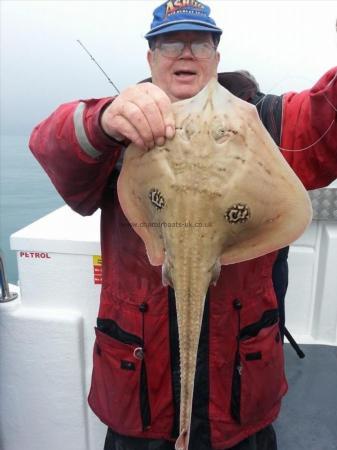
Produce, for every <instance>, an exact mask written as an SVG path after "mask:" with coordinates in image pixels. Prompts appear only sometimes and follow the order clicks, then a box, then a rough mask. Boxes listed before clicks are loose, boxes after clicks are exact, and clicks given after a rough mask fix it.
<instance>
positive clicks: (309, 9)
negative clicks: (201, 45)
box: [0, 0, 337, 135]
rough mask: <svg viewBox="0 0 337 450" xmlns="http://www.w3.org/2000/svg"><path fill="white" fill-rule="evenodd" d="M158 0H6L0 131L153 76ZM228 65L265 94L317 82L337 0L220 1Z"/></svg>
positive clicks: (330, 44) (330, 45)
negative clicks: (150, 45)
mask: <svg viewBox="0 0 337 450" xmlns="http://www.w3.org/2000/svg"><path fill="white" fill-rule="evenodd" d="M159 4H160V1H153V0H144V1H143V0H123V1H119V0H106V1H91V0H87V1H82V0H58V1H56V0H35V1H30V0H22V1H15V0H2V1H1V3H0V5H1V14H0V17H1V39H0V45H1V61H0V62H1V65H0V71H1V73H0V83H1V86H0V88H1V91H0V94H1V116H0V120H1V124H0V125H1V134H11V135H28V134H29V133H30V131H31V130H32V128H33V127H34V126H35V125H36V124H37V123H38V122H40V121H41V120H43V119H44V118H45V117H47V116H48V115H49V114H50V113H51V112H52V111H53V110H55V109H56V107H57V106H58V105H59V104H61V103H65V102H68V101H71V100H75V99H79V98H82V99H83V98H100V97H106V96H111V95H114V94H115V92H114V89H113V87H112V86H111V85H110V84H109V83H108V81H107V80H106V79H105V78H104V76H103V75H102V73H101V72H100V71H99V70H98V68H97V67H96V66H95V64H94V63H93V62H92V61H91V59H90V58H89V56H88V55H87V54H86V53H85V52H84V50H83V49H82V48H81V47H80V46H79V44H78V43H77V42H76V40H77V39H80V40H81V41H82V42H83V44H84V45H85V46H86V47H87V48H88V49H89V51H90V52H91V53H92V54H93V55H94V57H95V58H96V59H97V61H98V62H99V64H100V65H101V66H102V67H103V68H104V70H105V72H107V73H108V75H109V76H110V78H111V79H112V80H113V82H114V83H115V84H116V85H117V86H118V88H119V89H120V90H122V89H124V88H126V87H127V86H129V85H131V84H135V83H137V82H138V81H140V80H142V79H144V78H146V77H147V76H149V70H148V67H147V63H146V51H147V44H146V40H145V39H144V35H145V34H146V32H147V31H148V29H149V26H150V22H151V20H152V11H153V9H154V8H155V7H156V6H158V5H159ZM207 4H208V5H209V6H210V7H211V10H212V17H213V18H214V19H215V20H216V22H217V25H218V26H220V27H221V28H223V30H224V33H223V37H222V40H221V43H220V46H219V50H220V52H221V61H220V65H219V71H231V70H238V69H245V70H248V71H250V72H251V73H252V74H253V75H254V76H255V78H256V79H257V80H258V81H259V83H260V86H261V89H262V90H263V91H264V92H265V93H276V94H281V93H283V92H287V91H290V90H292V91H296V90H297V91H299V90H302V89H306V88H309V87H310V86H312V85H313V84H314V83H315V81H316V80H317V79H318V78H319V77H320V76H321V75H323V73H324V72H325V71H326V70H327V69H329V68H331V67H333V66H335V65H337V33H336V19H337V1H326V0H320V1H314V0H313V1H310V0H309V1H305V0H299V1H296V0H292V1H290V0H282V1H276V0H275V1H274V0H269V1H268V0H260V1H254V0H250V1H248V0H246V1H240V0H235V1H227V0H213V1H208V2H207Z"/></svg>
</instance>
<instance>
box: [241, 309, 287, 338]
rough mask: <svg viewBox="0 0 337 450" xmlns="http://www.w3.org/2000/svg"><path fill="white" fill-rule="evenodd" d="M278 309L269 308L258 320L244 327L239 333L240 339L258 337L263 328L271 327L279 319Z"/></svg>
mask: <svg viewBox="0 0 337 450" xmlns="http://www.w3.org/2000/svg"><path fill="white" fill-rule="evenodd" d="M278 316H279V315H278V309H268V310H267V311H265V312H264V313H263V314H262V317H261V319H260V320H259V321H258V322H254V323H252V324H250V325H247V326H246V327H244V328H242V330H240V333H239V340H240V341H243V340H245V339H249V338H252V337H256V336H257V335H258V334H259V332H260V331H261V330H262V329H263V328H267V327H271V326H272V325H274V324H275V323H276V322H277V321H278Z"/></svg>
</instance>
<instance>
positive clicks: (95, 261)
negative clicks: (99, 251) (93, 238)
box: [92, 255, 102, 266]
mask: <svg viewBox="0 0 337 450" xmlns="http://www.w3.org/2000/svg"><path fill="white" fill-rule="evenodd" d="M92 262H93V265H94V266H101V265H102V256H101V255H94V256H93V257H92Z"/></svg>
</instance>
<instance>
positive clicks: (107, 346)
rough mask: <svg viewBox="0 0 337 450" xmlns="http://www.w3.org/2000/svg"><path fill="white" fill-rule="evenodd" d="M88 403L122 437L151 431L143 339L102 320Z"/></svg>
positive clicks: (98, 321)
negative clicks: (147, 430) (132, 433)
mask: <svg viewBox="0 0 337 450" xmlns="http://www.w3.org/2000/svg"><path fill="white" fill-rule="evenodd" d="M95 333H96V340H95V345H94V355H93V372H92V380H91V388H90V393H89V396H88V402H89V405H90V407H91V408H92V410H93V411H94V412H95V414H96V415H97V416H98V417H99V418H100V419H101V420H102V422H104V423H105V424H106V425H108V426H109V427H110V428H112V429H113V430H115V431H117V432H119V433H128V432H140V431H144V430H145V429H148V428H149V427H150V423H151V413H150V405H149V396H148V384H147V373H146V363H145V357H144V351H143V347H142V346H143V342H142V339H141V338H140V337H138V336H136V335H133V334H131V333H128V332H126V331H124V330H122V329H121V328H120V327H119V326H118V325H117V323H116V322H114V321H113V320H108V319H98V320H97V327H96V328H95Z"/></svg>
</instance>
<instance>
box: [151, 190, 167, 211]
mask: <svg viewBox="0 0 337 450" xmlns="http://www.w3.org/2000/svg"><path fill="white" fill-rule="evenodd" d="M149 199H150V200H151V203H152V204H153V205H154V206H155V207H156V208H157V209H163V208H164V206H165V199H164V197H163V196H162V194H161V192H160V191H159V190H158V189H155V188H154V189H151V190H150V192H149Z"/></svg>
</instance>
